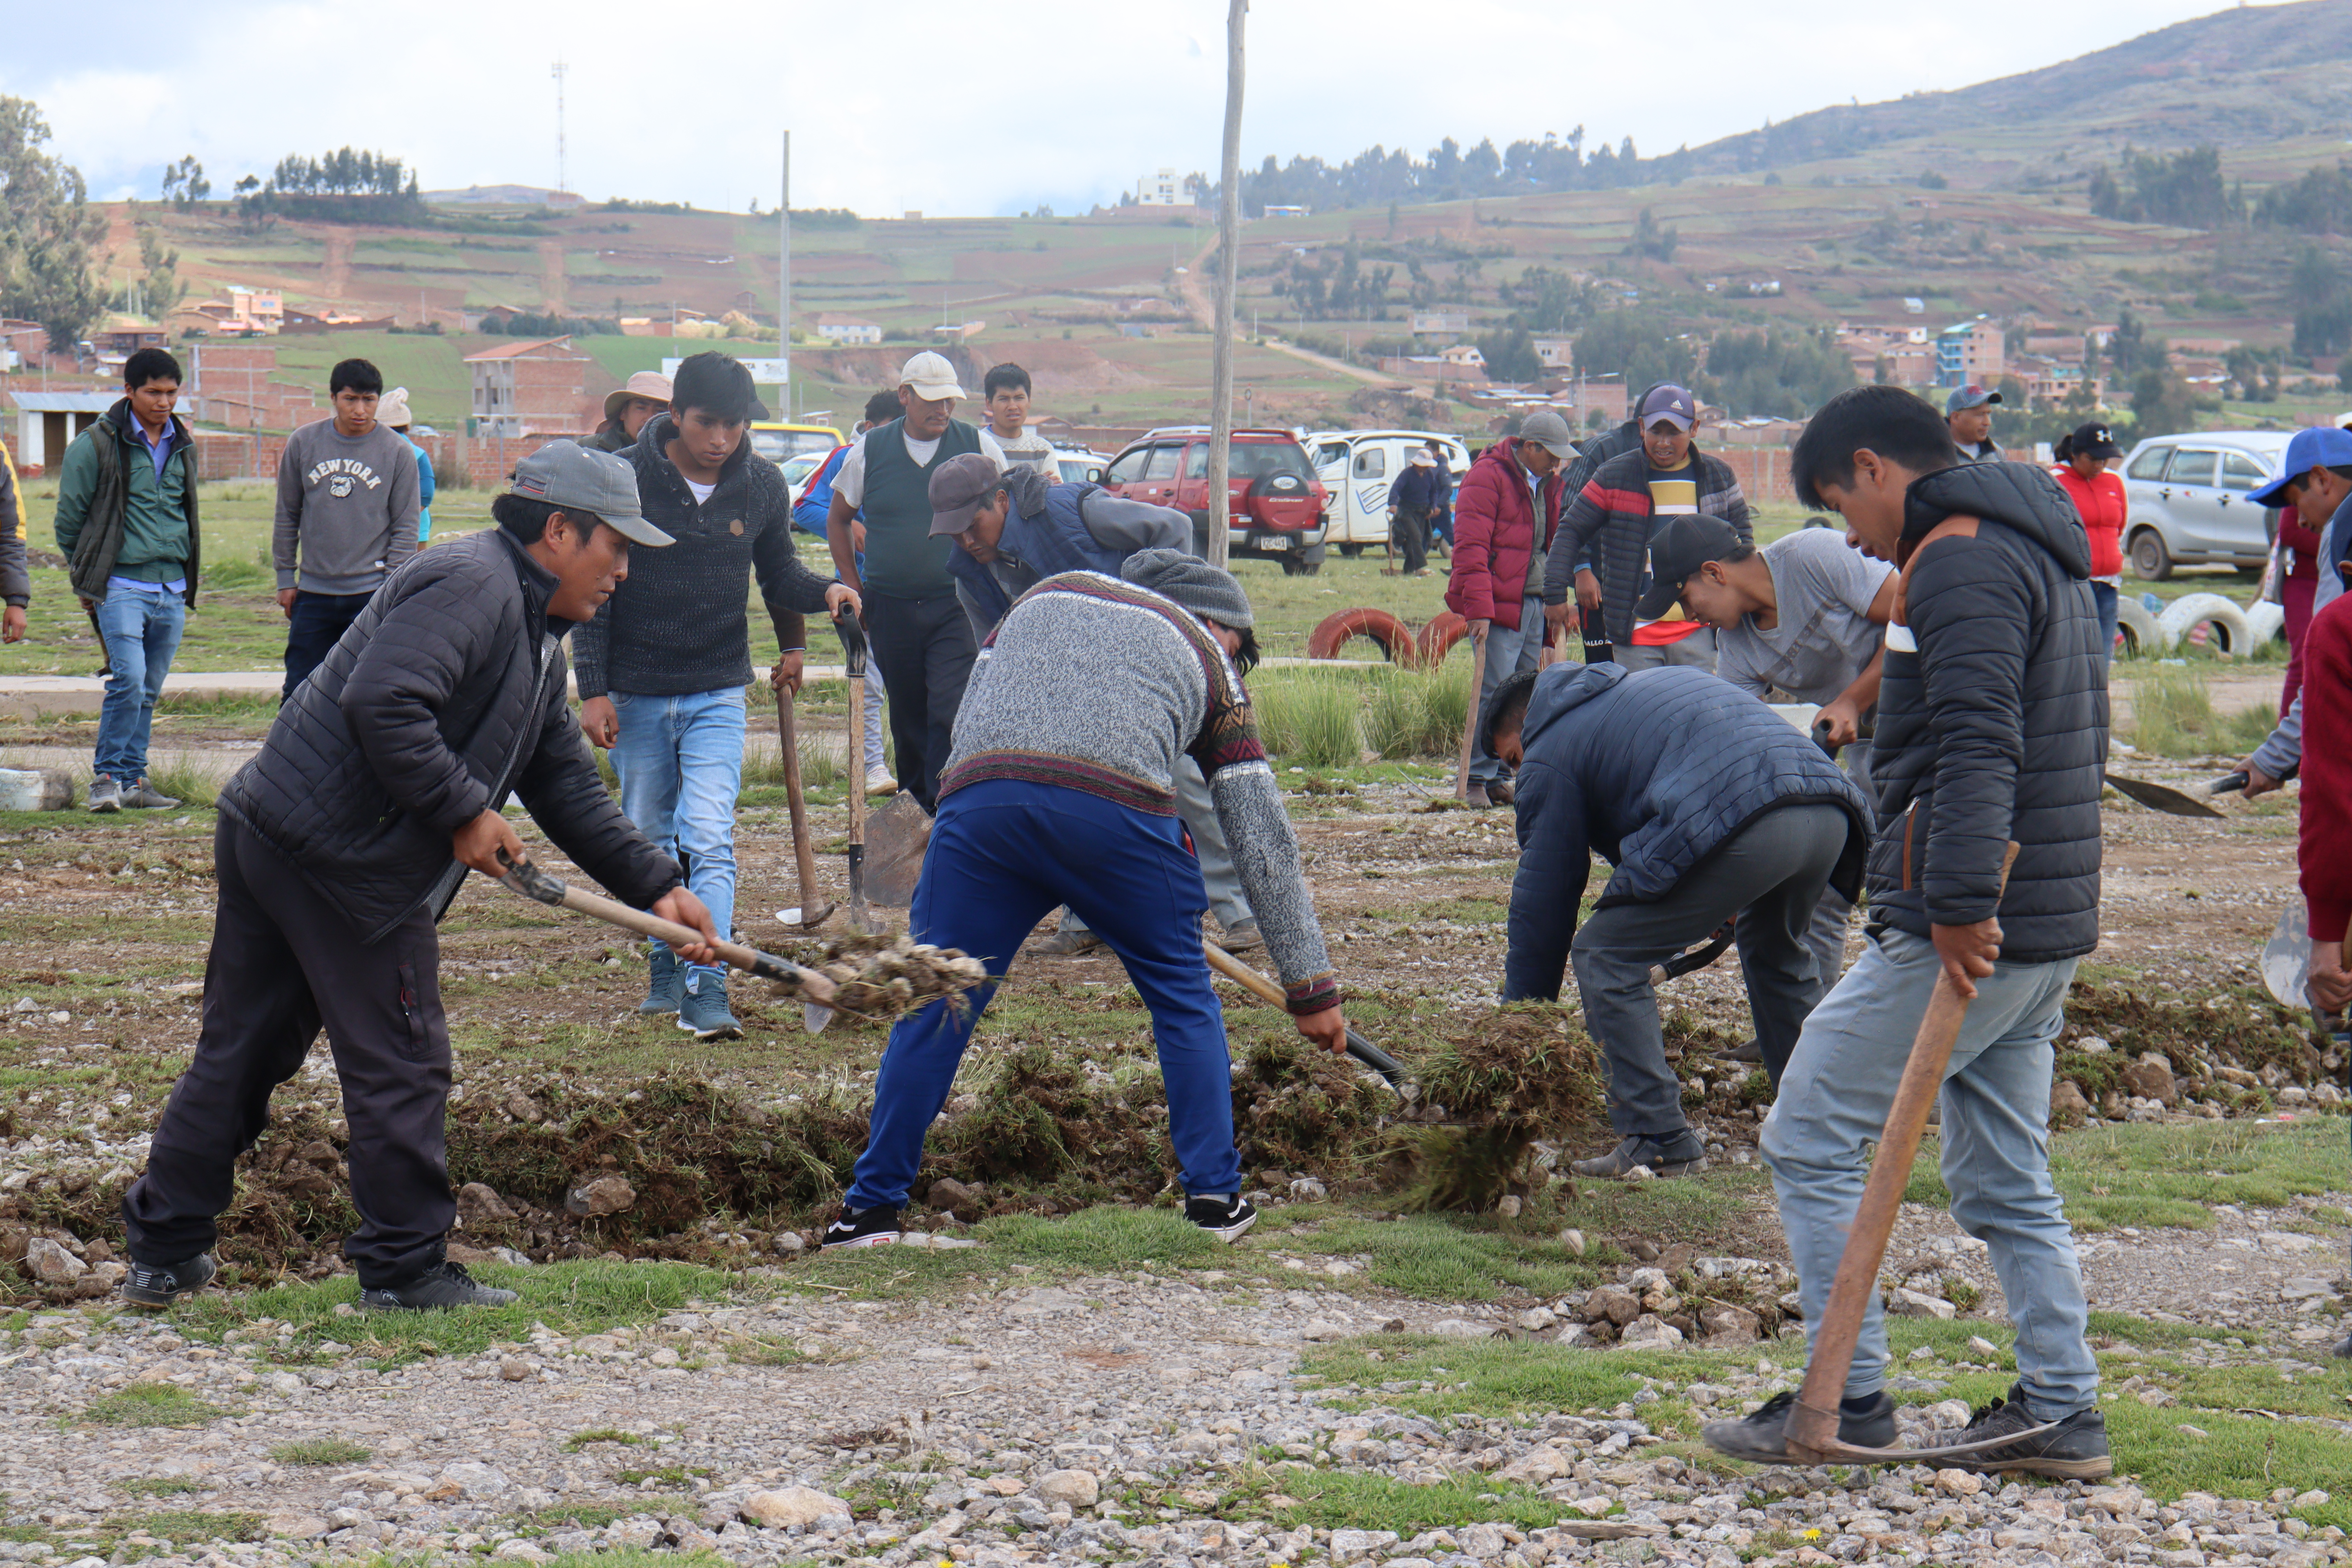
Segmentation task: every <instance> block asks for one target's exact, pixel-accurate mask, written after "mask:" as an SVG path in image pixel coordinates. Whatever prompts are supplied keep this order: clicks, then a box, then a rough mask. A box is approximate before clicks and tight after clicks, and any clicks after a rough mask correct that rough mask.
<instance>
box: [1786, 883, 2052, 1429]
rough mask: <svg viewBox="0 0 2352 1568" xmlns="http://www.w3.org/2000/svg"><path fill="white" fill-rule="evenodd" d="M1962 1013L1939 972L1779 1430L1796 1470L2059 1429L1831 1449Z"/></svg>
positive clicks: (1961, 999)
mask: <svg viewBox="0 0 2352 1568" xmlns="http://www.w3.org/2000/svg"><path fill="white" fill-rule="evenodd" d="M2016 862H2017V846H2016V845H2015V844H2014V843H2012V844H2011V845H2010V847H2009V852H2008V853H2007V854H2006V855H2004V856H2003V857H2002V858H2001V862H2000V886H2001V887H2002V888H2003V889H2006V888H2007V887H2008V886H2009V868H2011V866H2012V865H2014V864H2016ZM1997 897H1998V895H1996V898H1997ZM1968 1011H1969V1001H1968V998H1967V997H1966V996H1963V995H1962V994H1960V990H1959V987H1958V986H1957V985H1955V984H1952V979H1951V976H1950V975H1948V974H1943V973H1938V974H1937V976H1936V989H1935V993H1934V994H1933V995H1931V996H1930V997H1929V998H1928V1000H1927V1016H1925V1017H1923V1018H1921V1019H1920V1020H1919V1032H1918V1034H1917V1035H1916V1037H1914V1038H1913V1039H1912V1042H1911V1058H1910V1060H1909V1061H1907V1062H1906V1063H1905V1065H1904V1068H1903V1081H1902V1083H1901V1084H1900V1085H1899V1086H1897V1088H1896V1089H1895V1103H1894V1104H1893V1106H1891V1107H1890V1108H1889V1109H1888V1110H1887V1112H1886V1129H1885V1131H1884V1132H1883V1133H1882V1134H1881V1135H1880V1137H1879V1141H1878V1152H1877V1153H1876V1154H1874V1156H1872V1158H1871V1163H1870V1180H1869V1183H1868V1184H1866V1185H1865V1186H1864V1188H1863V1193H1862V1204H1861V1206H1860V1207H1859V1208H1857V1209H1856V1210H1855V1211H1854V1216H1853V1224H1852V1226H1849V1227H1848V1229H1847V1231H1846V1240H1845V1253H1844V1255H1843V1257H1842V1258H1839V1259H1838V1271H1837V1279H1836V1282H1835V1283H1833V1284H1832V1286H1831V1287H1830V1301H1829V1307H1828V1309H1827V1310H1825V1311H1823V1312H1822V1332H1821V1337H1820V1338H1819V1339H1818V1340H1816V1341H1815V1342H1813V1352H1812V1359H1811V1362H1810V1363H1807V1365H1806V1367H1805V1381H1804V1384H1803V1386H1802V1387H1801V1388H1800V1389H1799V1390H1798V1391H1797V1403H1796V1405H1795V1407H1794V1408H1792V1409H1791V1410H1790V1412H1789V1424H1788V1426H1786V1427H1784V1428H1782V1441H1783V1442H1784V1443H1785V1444H1786V1446H1787V1447H1788V1450H1789V1452H1790V1454H1792V1455H1794V1456H1795V1457H1796V1458H1798V1459H1799V1460H1800V1461H1801V1462H1802V1463H1805V1464H1812V1465H1824V1464H1846V1465H1932V1464H1937V1463H1940V1462H1941V1461H1943V1460H1946V1459H1952V1458H1962V1457H1965V1456H1967V1455H1969V1454H1973V1453H1977V1452H1979V1451H1980V1450H1982V1449H1986V1448H1997V1447H2007V1446H2008V1445H2010V1444H2011V1443H2015V1442H2018V1441H2020V1440H2021V1439H2022V1438H2026V1437H2032V1436H2038V1435H2040V1434H2042V1433H2043V1432H2048V1431H2050V1430H2052V1429H2053V1427H2055V1426H2057V1425H2058V1424H2057V1423H2056V1422H2054V1421H2053V1422H2049V1423H2045V1424H2044V1425H2042V1426H2036V1427H2033V1428H2032V1429H2031V1430H2028V1431H2024V1432H2011V1433H2007V1434H2004V1435H2002V1436H1998V1437H1989V1438H1985V1439H1982V1440H1980V1441H1978V1442H1974V1443H1956V1444H1952V1445H1950V1446H1949V1447H1941V1448H1864V1447H1855V1446H1853V1445H1852V1444H1848V1443H1842V1442H1840V1441H1838V1435H1837V1433H1838V1401H1839V1400H1840V1398H1841V1397H1842V1396H1843V1394H1844V1393H1845V1374H1846V1372H1847V1369H1848V1368H1850V1367H1851V1366H1852V1365H1853V1351H1854V1345H1855V1343H1856V1342H1858V1341H1860V1339H1861V1338H1862V1320H1863V1314H1864V1311H1865V1310H1866V1309H1867V1308H1868V1307H1869V1305H1870V1298H1871V1294H1872V1293H1873V1292H1874V1291H1875V1290H1876V1289H1878V1269H1879V1266H1880V1265H1881V1264H1882V1263H1884V1262H1885V1260H1886V1242H1887V1238H1888V1237H1890V1236H1891V1235H1892V1234H1893V1233H1894V1230H1895V1215H1897V1213H1898V1212H1900V1210H1901V1208H1902V1206H1903V1189H1904V1187H1905V1185H1906V1184H1908V1183H1909V1181H1910V1180H1911V1162H1912V1161H1913V1160H1914V1159H1915V1158H1916V1156H1917V1155H1918V1152H1919V1140H1920V1137H1921V1135H1922V1134H1923V1133H1924V1132H1925V1131H1927V1112H1928V1111H1929V1110H1931V1109H1933V1108H1934V1106H1935V1103H1936V1096H1937V1093H1938V1092H1939V1091H1940V1090H1941V1089H1943V1087H1944V1069H1945V1068H1948V1067H1949V1066H1950V1065H1951V1061H1952V1047H1955V1046H1957V1045H1958V1044H1959V1039H1960V1026H1961V1024H1962V1023H1964V1022H1965V1021H1966V1019H1967V1017H1968Z"/></svg>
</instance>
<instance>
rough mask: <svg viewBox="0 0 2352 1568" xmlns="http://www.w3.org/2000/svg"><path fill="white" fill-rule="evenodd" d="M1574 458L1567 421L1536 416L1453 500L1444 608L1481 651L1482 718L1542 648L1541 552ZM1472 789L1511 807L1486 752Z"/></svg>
mask: <svg viewBox="0 0 2352 1568" xmlns="http://www.w3.org/2000/svg"><path fill="white" fill-rule="evenodd" d="M1575 458H1576V444H1575V443H1574V442H1573V441H1571V440H1570V439H1569V435H1568V421H1567V420H1565V419H1563V418H1561V417H1560V416H1559V415H1557V414H1554V413H1553V412H1552V411H1551V410H1549V409H1548V408H1547V409H1543V410H1541V411H1539V412H1538V413H1534V414H1530V415H1528V417H1527V419H1526V421H1525V422H1524V423H1523V424H1522V425H1520V426H1519V433H1518V434H1517V436H1514V437H1507V438H1506V439H1504V440H1500V441H1497V442H1496V443H1495V444H1494V445H1493V446H1491V447H1487V448H1486V450H1485V451H1484V452H1482V453H1480V454H1479V455H1478V460H1477V461H1476V462H1475V463H1473V464H1471V465H1470V470H1469V472H1467V473H1465V474H1464V475H1463V476H1462V485H1461V488H1460V489H1458V490H1457V491H1456V492H1455V494H1454V567H1453V573H1452V575H1451V577H1450V579H1449V580H1448V581H1447V583H1446V584H1445V605H1446V608H1448V609H1450V610H1452V611H1453V612H1454V614H1455V615H1457V616H1461V617H1462V618H1463V619H1464V620H1465V621H1467V622H1469V623H1470V636H1471V637H1472V638H1473V639H1474V640H1475V641H1478V642H1482V643H1484V644H1485V645H1486V681H1485V683H1484V684H1483V685H1482V686H1481V687H1480V688H1479V689H1478V708H1477V710H1478V711H1479V712H1481V713H1483V712H1485V711H1486V704H1487V703H1488V702H1489V701H1491V700H1493V699H1494V695H1495V691H1496V688H1498V687H1500V686H1501V685H1502V684H1503V682H1504V681H1505V680H1507V679H1509V678H1510V677H1511V676H1512V675H1513V674H1514V673H1516V672H1517V671H1519V670H1522V669H1533V668H1535V667H1536V662H1537V658H1538V654H1539V653H1540V651H1541V649H1542V647H1543V645H1544V613H1543V570H1544V552H1545V551H1546V550H1547V549H1549V547H1550V545H1551V536H1552V531H1553V530H1554V529H1556V528H1558V527H1559V505H1560V489H1561V486H1560V469H1561V468H1562V466H1563V465H1565V464H1567V463H1570V462H1573V461H1574V460H1575ZM1470 782H1471V784H1473V785H1475V788H1476V790H1477V791H1483V792H1484V794H1485V795H1486V800H1487V802H1488V803H1489V804H1491V805H1510V804H1511V784H1510V778H1509V775H1508V774H1507V773H1505V771H1504V769H1503V764H1502V763H1501V762H1500V761H1499V760H1497V759H1496V756H1495V755H1494V753H1492V752H1489V751H1487V750H1486V747H1485V746H1484V745H1478V746H1476V747H1475V748H1474V749H1473V750H1472V752H1471V753H1470Z"/></svg>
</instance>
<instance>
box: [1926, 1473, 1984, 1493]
mask: <svg viewBox="0 0 2352 1568" xmlns="http://www.w3.org/2000/svg"><path fill="white" fill-rule="evenodd" d="M1936 1489H1937V1491H1939V1492H1942V1493H1943V1494H1944V1495H1945V1496H1946V1497H1974V1496H1976V1495H1977V1494H1978V1493H1979V1492H1980V1491H1982V1490H1984V1478H1983V1477H1982V1476H1980V1475H1978V1474H1977V1473H1976V1472H1975V1471H1974V1470H1937V1472H1936Z"/></svg>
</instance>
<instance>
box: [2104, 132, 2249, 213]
mask: <svg viewBox="0 0 2352 1568" xmlns="http://www.w3.org/2000/svg"><path fill="white" fill-rule="evenodd" d="M2123 163H2124V170H2123V177H2122V178H2121V179H2120V180H2119V179H2117V178H2116V176H2115V175H2114V174H2110V173H2108V171H2107V166H2106V165H2105V163H2102V164H2100V165H2099V166H2098V167H2097V168H2096V169H2095V170H2093V171H2092V173H2091V189H2090V197H2091V211H2092V212H2094V213H2095V214H2096V215H2098V216H2100V217H2111V218H2119V219H2121V220H2123V221H2124V222H2126V223H2161V224H2169V225H2171V226H2173V227H2175V228H2219V227H2220V226H2221V225H2222V224H2224V223H2228V222H2231V221H2232V220H2235V219H2237V218H2240V217H2242V216H2244V212H2243V209H2242V208H2240V207H2238V206H2236V205H2233V204H2232V203H2231V199H2230V195H2229V192H2228V191H2227V190H2225V189H2224V188H2223V187H2222V184H2221V149H2220V148H2219V147H2216V146H2214V145H2212V144H2211V143H2210V142H2209V143H2207V144H2206V145H2205V146H2202V147H2192V148H2190V149H2189V150H2188V151H2187V152H2185V153H2174V154H2172V156H2170V157H2166V156H2164V155H2163V154H2162V153H2140V152H2136V151H2134V150H2133V149H2132V148H2130V147H2126V148H2125V149H2124V160H2123Z"/></svg>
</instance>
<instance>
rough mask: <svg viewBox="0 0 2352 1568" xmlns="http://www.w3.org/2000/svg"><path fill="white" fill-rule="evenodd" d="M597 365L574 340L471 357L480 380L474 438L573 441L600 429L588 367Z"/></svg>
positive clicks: (505, 346)
mask: <svg viewBox="0 0 2352 1568" xmlns="http://www.w3.org/2000/svg"><path fill="white" fill-rule="evenodd" d="M593 363H595V361H594V357H593V355H591V354H589V353H587V352H586V351H585V350H582V349H576V348H573V347H572V340H571V338H569V337H561V338H545V339H541V341H539V342H520V343H501V344H499V346H498V347H497V348H494V349H484V350H483V351H482V352H481V353H478V354H467V356H466V368H467V371H468V372H470V373H471V374H472V375H473V378H474V401H473V423H474V433H475V434H477V435H481V436H532V435H557V436H561V435H570V434H573V433H575V432H584V431H587V430H592V429H593V428H594V427H595V424H596V420H595V415H594V410H593V409H591V408H590V406H589V404H588V367H589V366H590V365H592V364H593Z"/></svg>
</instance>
